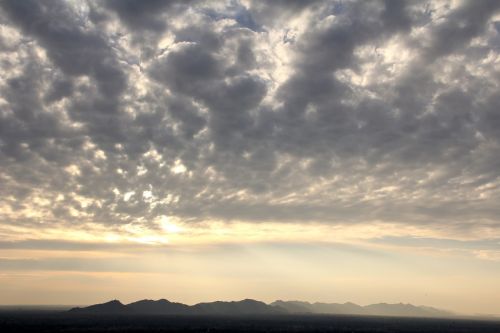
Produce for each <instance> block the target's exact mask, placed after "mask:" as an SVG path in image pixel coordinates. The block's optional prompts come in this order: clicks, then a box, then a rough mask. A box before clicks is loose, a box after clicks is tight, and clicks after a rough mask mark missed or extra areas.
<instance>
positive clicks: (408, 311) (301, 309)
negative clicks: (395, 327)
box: [271, 301, 452, 317]
mask: <svg viewBox="0 0 500 333" xmlns="http://www.w3.org/2000/svg"><path fill="white" fill-rule="evenodd" d="M271 305H272V306H275V307H280V308H283V309H285V310H287V311H288V312H289V313H296V314H300V313H315V314H348V315H371V316H396V317H449V316H451V315H452V313H451V312H448V311H444V310H439V309H435V308H432V307H428V306H415V305H412V304H403V303H399V304H387V303H378V304H371V305H367V306H360V305H357V304H354V303H350V302H348V303H344V304H340V303H309V302H300V301H286V302H285V301H276V302H273V303H271Z"/></svg>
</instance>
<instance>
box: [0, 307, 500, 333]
mask: <svg viewBox="0 0 500 333" xmlns="http://www.w3.org/2000/svg"><path fill="white" fill-rule="evenodd" d="M0 332H4V333H7V332H39V333H44V332H73V333H78V332H349V333H358V332H379V333H382V332H384V333H389V332H401V333H421V332H446V333H448V332H449V333H451V332H453V333H469V332H470V333H472V332H481V333H498V332H500V321H493V320H473V319H435V318H433V319H426V318H401V317H399V318H397V317H374V316H373V317H370V316H340V315H272V316H163V315H157V316H154V315H150V316H145V315H127V316H124V315H120V316H111V315H70V314H68V313H61V312H57V311H36V310H33V311H1V312H0Z"/></svg>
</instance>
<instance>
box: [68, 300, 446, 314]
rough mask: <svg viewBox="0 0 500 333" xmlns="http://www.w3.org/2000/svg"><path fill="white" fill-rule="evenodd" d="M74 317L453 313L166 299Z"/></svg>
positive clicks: (113, 304) (408, 307) (96, 308)
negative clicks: (102, 315) (111, 315)
mask: <svg viewBox="0 0 500 333" xmlns="http://www.w3.org/2000/svg"><path fill="white" fill-rule="evenodd" d="M69 312H70V313H73V314H113V315H119V314H130V315H131V314H148V315H279V314H337V315H372V316H399V317H401V316H404V317H449V316H452V313H450V312H447V311H443V310H439V309H435V308H432V307H427V306H415V305H412V304H403V303H399V304H387V303H378V304H371V305H367V306H360V305H357V304H354V303H350V302H348V303H343V304H341V303H309V302H301V301H281V300H279V301H275V302H273V303H271V304H266V303H263V302H260V301H256V300H253V299H244V300H241V301H231V302H223V301H216V302H206V303H198V304H195V305H192V306H190V305H186V304H182V303H175V302H170V301H168V300H166V299H160V300H157V301H155V300H147V299H145V300H141V301H137V302H133V303H130V304H127V305H124V304H122V303H121V302H120V301H118V300H113V301H110V302H107V303H102V304H95V305H91V306H87V307H77V308H73V309H71V310H69Z"/></svg>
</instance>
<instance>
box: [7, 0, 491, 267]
mask: <svg viewBox="0 0 500 333" xmlns="http://www.w3.org/2000/svg"><path fill="white" fill-rule="evenodd" d="M499 48H500V2H499V1H497V0H482V1H432V2H431V1H408V2H405V1H391V0H385V1H370V2H367V1H251V0H248V1H245V0H241V1H238V0H232V1H174V0H169V1H156V0H151V1H128V0H126V1H115V0H108V1H9V0H8V1H2V2H1V3H0V66H1V70H2V77H1V78H0V220H1V223H2V226H1V228H0V236H1V237H2V239H4V240H6V241H7V243H2V244H1V245H0V247H5V246H6V245H5V244H11V245H12V244H14V245H12V246H13V247H15V246H16V245H15V244H21V245H22V244H32V246H37V244H38V246H41V247H40V249H41V250H43V249H45V248H46V247H47V244H45V243H43V241H42V243H36V242H37V239H39V240H43V239H58V240H62V241H68V242H71V241H75V240H81V239H84V240H86V241H96V240H97V241H99V242H101V241H102V242H106V241H116V240H121V241H125V242H130V241H131V242H143V243H144V242H145V243H157V244H163V243H164V240H165V239H164V237H166V236H168V237H171V239H173V240H177V241H179V242H182V240H183V239H184V240H186V239H187V240H188V241H189V242H193V243H197V241H196V240H199V242H201V243H203V242H204V241H205V242H210V241H214V240H222V241H235V240H237V241H238V242H244V241H245V240H266V241H272V240H273V239H274V240H284V239H285V238H287V237H288V239H293V240H300V239H302V240H307V241H312V240H314V239H321V241H327V240H328V238H329V237H330V238H333V239H334V240H337V238H342V237H344V236H345V237H344V239H350V240H352V239H368V238H371V239H372V244H379V243H383V244H386V245H387V246H396V245H397V246H401V245H403V244H406V245H407V246H417V247H420V246H421V244H420V243H418V244H417V243H415V242H414V241H413V240H414V237H424V238H423V239H422V241H421V242H424V243H426V244H427V243H428V244H429V245H433V244H435V242H433V241H432V238H435V239H446V240H447V241H446V242H444V243H440V244H448V245H450V246H451V247H455V246H457V247H460V248H466V249H469V250H474V251H475V252H474V253H476V254H477V255H478V257H480V258H485V256H486V257H488V259H492V258H493V260H497V259H498V251H499V243H498V239H499V238H500V219H499V216H500V209H499V206H498V202H499V201H500V187H499V185H500V173H499V170H500V159H499V158H498V156H499V154H500V94H499V91H500V89H499V84H500V75H499V73H500V68H499V66H500V59H499V54H498V51H499ZM297 228H298V229H297ZM181 230H185V233H184V234H183V235H181V236H179V232H180V231H181ZM221 230H222V231H221ZM304 230H307V231H306V232H304ZM181 233H182V232H181ZM339 234H340V235H343V236H339ZM27 235H29V236H27ZM201 240H203V241H201ZM482 240H484V242H485V243H484V244H487V246H486V247H484V246H480V245H478V244H480V242H481V241H482ZM12 242H14V243H12ZM15 242H17V243H15ZM23 242H28V243H23ZM29 242H34V243H29ZM199 242H198V243H199ZM450 242H451V243H450ZM478 242H479V243H478ZM33 244H34V245H33ZM51 244H52V246H53V247H54V248H56V249H57V248H58V246H60V244H61V243H58V242H57V241H56V242H52V243H51ZM63 244H64V243H63ZM419 244H420V245H419ZM464 244H465V245H464ZM481 244H482V243H481ZM11 245H8V246H7V247H9V246H11ZM488 251H489V252H488ZM491 253H493V255H492V254H491ZM495 253H496V256H495ZM488 255H489V256H488ZM16 265H17V264H16Z"/></svg>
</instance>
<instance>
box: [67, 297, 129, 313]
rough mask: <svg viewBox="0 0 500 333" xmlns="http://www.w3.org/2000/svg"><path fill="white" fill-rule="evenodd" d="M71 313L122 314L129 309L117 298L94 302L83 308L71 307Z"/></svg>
mask: <svg viewBox="0 0 500 333" xmlns="http://www.w3.org/2000/svg"><path fill="white" fill-rule="evenodd" d="M69 311H70V312H72V313H95V314H122V313H129V312H130V309H129V308H128V307H127V306H126V305H123V304H122V303H121V302H120V301H118V300H113V301H109V302H106V303H102V304H95V305H91V306H87V307H84V308H78V307H77V308H73V309H71V310H69Z"/></svg>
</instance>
